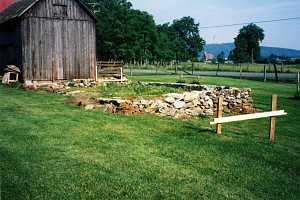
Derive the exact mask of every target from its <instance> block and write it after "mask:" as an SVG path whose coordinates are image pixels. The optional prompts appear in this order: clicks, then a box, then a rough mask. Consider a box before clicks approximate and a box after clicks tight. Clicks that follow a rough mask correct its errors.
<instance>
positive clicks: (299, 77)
mask: <svg viewBox="0 0 300 200" xmlns="http://www.w3.org/2000/svg"><path fill="white" fill-rule="evenodd" d="M299 93H300V72H298V73H297V94H299Z"/></svg>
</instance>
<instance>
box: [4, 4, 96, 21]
mask: <svg viewBox="0 0 300 200" xmlns="http://www.w3.org/2000/svg"><path fill="white" fill-rule="evenodd" d="M39 1H40V0H16V1H15V2H14V3H12V4H11V5H10V6H8V7H7V8H6V9H4V10H3V11H2V12H0V24H2V23H4V22H6V21H9V20H11V19H14V18H17V17H21V16H22V15H23V14H24V13H25V12H26V11H28V10H29V9H30V8H31V7H32V6H34V5H35V4H36V3H37V2H39ZM76 1H77V2H78V3H79V4H80V5H81V6H82V7H83V9H85V10H86V11H87V12H88V14H89V15H90V16H91V17H92V18H93V19H95V20H97V18H96V16H95V15H94V13H93V12H92V11H91V10H90V9H89V8H88V7H87V6H86V5H85V4H84V3H83V2H82V1H81V0H76Z"/></svg>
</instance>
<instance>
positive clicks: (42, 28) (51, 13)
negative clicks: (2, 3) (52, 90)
mask: <svg viewBox="0 0 300 200" xmlns="http://www.w3.org/2000/svg"><path fill="white" fill-rule="evenodd" d="M60 6H63V9H66V11H67V16H57V13H60ZM21 30H22V60H23V66H24V70H23V76H24V79H25V80H62V79H88V78H91V79H94V78H95V67H96V32H95V21H94V19H93V18H92V17H91V16H90V15H89V14H88V13H87V12H86V11H85V10H84V9H83V8H82V6H81V5H79V4H78V3H77V1H76V0H41V1H40V2H39V3H37V4H36V5H35V6H34V7H33V8H31V9H30V10H29V11H27V13H26V14H25V15H24V16H23V18H22V21H21Z"/></svg>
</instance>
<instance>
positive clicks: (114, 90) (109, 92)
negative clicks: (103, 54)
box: [96, 83, 182, 98]
mask: <svg viewBox="0 0 300 200" xmlns="http://www.w3.org/2000/svg"><path fill="white" fill-rule="evenodd" d="M96 92H99V93H100V96H102V97H123V98H126V97H138V96H145V97H151V96H159V95H162V94H167V93H174V92H182V90H180V89H175V88H170V87H164V86H151V87H150V86H143V85H141V84H139V83H131V84H128V85H118V84H114V83H111V84H107V85H105V86H101V87H99V88H97V89H96Z"/></svg>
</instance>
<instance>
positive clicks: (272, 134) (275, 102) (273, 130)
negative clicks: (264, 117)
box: [269, 94, 277, 143]
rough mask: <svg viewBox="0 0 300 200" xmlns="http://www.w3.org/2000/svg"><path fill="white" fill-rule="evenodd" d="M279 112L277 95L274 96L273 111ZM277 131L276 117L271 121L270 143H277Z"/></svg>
mask: <svg viewBox="0 0 300 200" xmlns="http://www.w3.org/2000/svg"><path fill="white" fill-rule="evenodd" d="M276 110H277V95H276V94H274V95H272V111H276ZM275 130H276V117H271V119H270V135H269V136H270V142H272V143H273V142H274V141H275Z"/></svg>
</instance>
